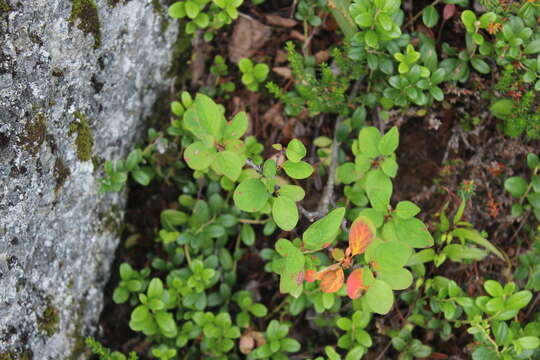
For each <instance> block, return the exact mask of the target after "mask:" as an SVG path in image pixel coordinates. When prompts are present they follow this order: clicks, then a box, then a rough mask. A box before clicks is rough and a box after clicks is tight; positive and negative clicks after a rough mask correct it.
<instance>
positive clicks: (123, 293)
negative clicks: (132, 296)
mask: <svg viewBox="0 0 540 360" xmlns="http://www.w3.org/2000/svg"><path fill="white" fill-rule="evenodd" d="M127 299H129V291H127V290H126V289H124V288H121V287H118V288H116V289H114V292H113V301H114V302H115V304H122V303H125V302H126V301H127Z"/></svg>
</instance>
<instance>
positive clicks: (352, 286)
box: [347, 269, 367, 299]
mask: <svg viewBox="0 0 540 360" xmlns="http://www.w3.org/2000/svg"><path fill="white" fill-rule="evenodd" d="M362 273H363V269H356V270H354V271H353V272H352V273H351V274H350V275H349V277H348V278H347V294H348V295H349V297H350V298H351V299H356V298H358V297H360V295H362V293H363V292H364V291H365V290H367V286H365V285H364V282H363V280H362Z"/></svg>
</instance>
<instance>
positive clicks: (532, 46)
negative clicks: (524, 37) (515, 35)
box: [525, 39, 540, 54]
mask: <svg viewBox="0 0 540 360" xmlns="http://www.w3.org/2000/svg"><path fill="white" fill-rule="evenodd" d="M537 53H540V39H536V40H533V41H531V42H530V43H529V45H527V47H526V48H525V54H537Z"/></svg>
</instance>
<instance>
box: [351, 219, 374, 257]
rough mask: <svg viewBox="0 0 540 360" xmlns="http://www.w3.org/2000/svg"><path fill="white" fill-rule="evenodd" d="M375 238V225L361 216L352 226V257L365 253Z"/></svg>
mask: <svg viewBox="0 0 540 360" xmlns="http://www.w3.org/2000/svg"><path fill="white" fill-rule="evenodd" d="M374 237H375V225H373V223H372V222H371V220H369V219H368V218H367V217H365V216H360V217H358V218H357V219H356V220H354V222H353V223H352V225H351V231H349V247H350V248H351V253H352V255H353V256H354V255H358V254H362V253H364V251H366V248H367V247H368V245H369V244H370V243H371V241H372V240H373V238H374Z"/></svg>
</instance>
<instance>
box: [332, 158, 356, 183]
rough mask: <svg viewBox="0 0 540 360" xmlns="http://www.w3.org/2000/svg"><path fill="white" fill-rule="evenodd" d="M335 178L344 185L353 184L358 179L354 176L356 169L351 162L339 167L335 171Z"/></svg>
mask: <svg viewBox="0 0 540 360" xmlns="http://www.w3.org/2000/svg"><path fill="white" fill-rule="evenodd" d="M336 176H337V178H338V179H339V180H340V181H341V182H342V183H344V184H350V183H353V182H354V181H356V180H357V179H358V178H359V176H358V175H357V174H356V167H355V165H354V164H353V163H352V162H346V163H344V164H341V165H339V166H338V168H337V170H336Z"/></svg>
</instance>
